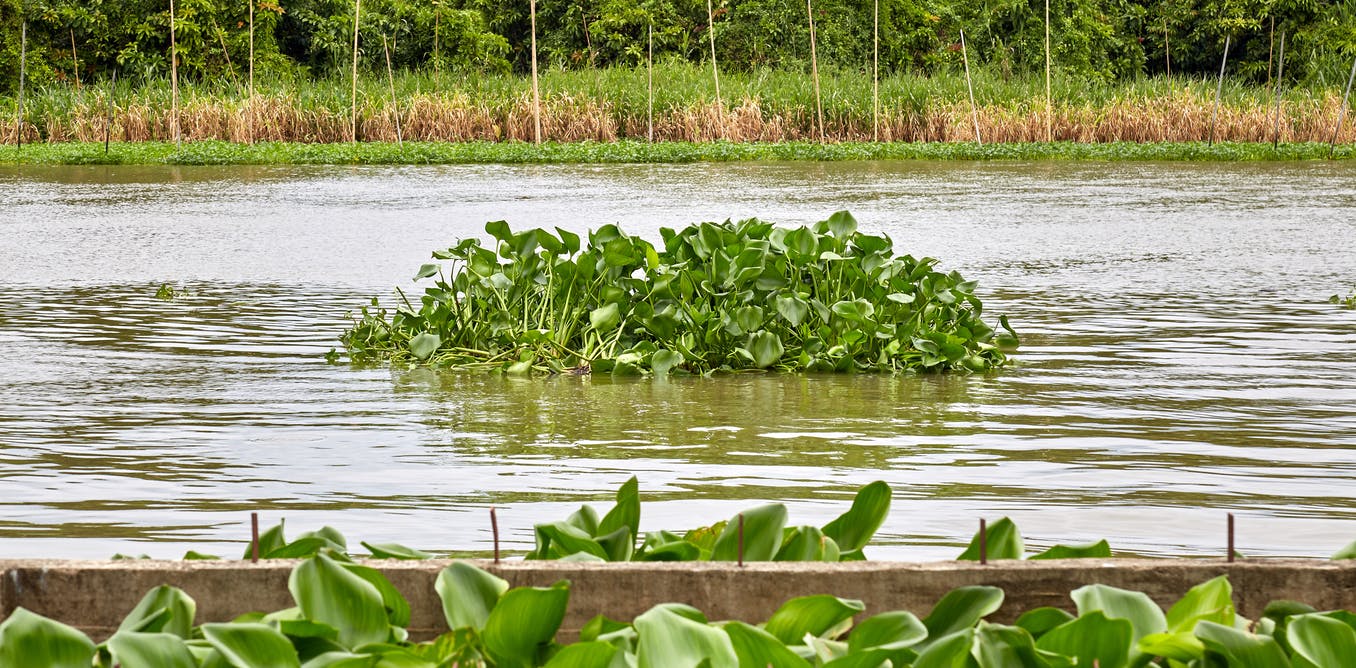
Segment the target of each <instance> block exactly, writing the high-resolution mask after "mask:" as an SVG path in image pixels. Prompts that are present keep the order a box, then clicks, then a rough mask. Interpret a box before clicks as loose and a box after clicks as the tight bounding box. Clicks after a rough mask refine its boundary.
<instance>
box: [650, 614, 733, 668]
mask: <svg viewBox="0 0 1356 668" xmlns="http://www.w3.org/2000/svg"><path fill="white" fill-rule="evenodd" d="M635 628H636V634H637V647H636V665H637V668H693V667H694V666H705V667H706V668H739V666H740V663H739V656H738V655H737V654H735V649H734V644H733V643H732V642H731V640H730V636H729V635H728V634H727V633H726V632H724V631H722V630H720V629H717V628H714V627H711V626H708V625H707V624H706V622H705V620H701V621H699V620H696V619H691V618H690V617H687V616H684V615H682V614H679V612H678V611H677V610H675V608H674V606H666V605H661V606H656V607H654V608H651V609H650V610H648V611H646V612H645V613H644V614H642V615H640V616H639V617H636V621H635Z"/></svg>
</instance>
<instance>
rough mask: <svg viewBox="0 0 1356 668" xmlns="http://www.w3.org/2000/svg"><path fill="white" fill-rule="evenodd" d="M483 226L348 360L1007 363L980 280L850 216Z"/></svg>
mask: <svg viewBox="0 0 1356 668" xmlns="http://www.w3.org/2000/svg"><path fill="white" fill-rule="evenodd" d="M485 230H486V232H487V233H488V234H489V235H490V236H492V237H494V239H495V243H493V244H492V245H490V246H488V247H486V246H482V245H481V244H480V241H479V240H477V239H466V240H463V241H460V242H459V243H457V244H456V245H455V246H452V247H449V248H447V249H446V250H440V251H436V252H434V254H433V258H434V260H436V261H438V262H435V263H431V264H426V265H424V266H423V267H421V268H420V270H419V271H418V272H417V274H416V275H415V279H416V280H421V279H428V278H433V279H434V280H433V283H432V285H430V286H428V287H426V288H425V289H424V294H423V295H422V296H421V297H420V298H419V305H418V306H415V304H414V303H412V302H411V301H409V299H408V298H406V296H405V294H404V292H403V291H402V292H400V293H399V295H400V299H401V303H400V305H399V306H397V308H396V309H395V310H394V312H393V313H392V312H390V311H389V310H388V309H386V308H383V307H381V306H380V305H379V303H377V302H376V301H374V302H373V304H372V305H371V306H370V307H364V308H363V309H362V311H361V313H360V315H359V316H357V317H356V318H354V320H353V327H352V328H351V329H349V330H348V331H346V332H344V334H343V335H342V336H341V337H340V340H341V341H342V342H343V344H344V346H345V348H346V349H347V351H348V353H349V356H350V358H351V359H352V360H353V361H354V362H356V363H369V362H375V361H379V360H383V359H391V360H394V361H397V362H408V363H427V364H432V365H434V366H440V367H450V368H462V369H485V370H498V371H504V372H507V373H513V374H523V373H529V372H533V371H535V372H539V373H561V372H566V371H575V372H592V373H611V374H612V375H614V376H616V375H640V374H645V373H653V372H654V368H655V359H656V355H659V356H660V357H659V364H660V368H661V369H662V371H663V372H664V373H666V374H672V373H675V372H678V371H684V372H688V373H694V374H706V373H710V372H713V371H732V370H742V369H767V368H776V369H779V370H799V371H838V372H850V371H945V370H957V371H986V370H989V369H992V368H996V367H999V366H1002V365H1004V364H1005V363H1006V362H1007V357H1006V355H1005V354H1004V353H1003V351H1002V350H1000V349H999V345H998V339H996V338H995V331H994V330H993V328H991V327H989V326H988V325H987V324H985V323H984V321H983V320H981V318H980V315H981V313H982V311H983V305H982V303H981V302H980V300H979V298H978V297H977V296H976V295H975V288H976V286H977V284H976V283H975V282H974V281H966V280H965V279H964V278H963V277H962V276H961V275H960V274H959V273H957V272H954V271H953V272H950V273H942V272H940V271H937V270H936V269H935V266H936V264H937V260H934V259H932V258H921V259H916V258H914V257H913V256H911V255H904V256H895V254H894V250H893V243H892V242H891V241H890V239H889V237H885V236H874V235H869V234H865V233H862V232H858V231H857V230H856V221H855V220H853V219H852V216H851V215H850V214H848V213H847V212H845V211H843V212H839V213H836V214H834V215H833V216H832V217H830V219H829V220H825V221H821V222H819V223H816V224H815V225H813V226H809V227H801V228H796V229H787V228H778V227H775V226H773V225H772V224H770V223H764V222H761V221H758V220H756V219H750V220H745V221H741V222H739V223H733V222H729V221H726V222H725V223H701V224H697V225H690V226H688V227H686V228H684V229H682V230H679V231H675V230H671V229H667V228H665V229H663V230H661V234H662V236H663V247H662V248H656V247H655V246H654V245H652V244H651V243H650V242H649V241H647V240H645V239H642V238H640V237H635V236H629V235H626V234H624V233H623V232H622V231H621V230H620V229H618V228H617V226H615V225H606V226H603V227H602V228H600V229H598V230H596V231H593V232H590V233H589V234H588V239H587V242H583V241H581V240H580V239H579V237H577V236H576V235H574V234H573V233H570V232H567V231H565V230H560V229H557V230H556V231H555V232H554V233H553V232H552V231H549V230H542V229H536V230H527V231H524V232H519V233H514V232H513V231H512V230H510V229H509V226H508V224H507V223H504V222H502V221H500V222H492V223H488V224H487V225H486V226H485ZM441 262H446V263H447V265H446V267H444V266H443V265H441V264H440V263H441ZM1003 322H1004V327H1005V329H1008V333H1009V334H1013V333H1012V332H1011V329H1010V328H1007V326H1006V321H1003ZM661 351H662V353H663V354H662V355H661ZM774 552H775V550H774Z"/></svg>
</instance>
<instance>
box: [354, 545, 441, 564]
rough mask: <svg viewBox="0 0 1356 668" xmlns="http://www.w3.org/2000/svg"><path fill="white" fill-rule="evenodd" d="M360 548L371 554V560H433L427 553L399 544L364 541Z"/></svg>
mask: <svg viewBox="0 0 1356 668" xmlns="http://www.w3.org/2000/svg"><path fill="white" fill-rule="evenodd" d="M362 546H363V547H365V548H367V551H368V552H371V553H372V558H373V559H403V560H419V559H432V558H433V555H431V554H429V553H427V552H421V551H419V550H416V549H414V548H410V547H405V546H404V545H400V544H399V543H368V542H366V541H364V542H363V544H362Z"/></svg>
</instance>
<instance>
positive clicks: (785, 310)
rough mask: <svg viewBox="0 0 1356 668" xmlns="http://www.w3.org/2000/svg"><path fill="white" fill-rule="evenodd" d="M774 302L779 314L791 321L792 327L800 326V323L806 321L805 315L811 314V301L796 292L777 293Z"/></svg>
mask: <svg viewBox="0 0 1356 668" xmlns="http://www.w3.org/2000/svg"><path fill="white" fill-rule="evenodd" d="M772 303H773V306H774V307H775V308H776V309H777V314H778V315H780V316H781V317H783V318H785V319H786V321H787V322H789V323H791V326H792V327H800V324H801V323H802V322H805V317H806V316H808V315H810V304H809V302H807V301H805V300H804V299H801V298H800V296H799V295H796V294H789V293H788V294H782V295H777V297H776V299H774V300H773V302H772Z"/></svg>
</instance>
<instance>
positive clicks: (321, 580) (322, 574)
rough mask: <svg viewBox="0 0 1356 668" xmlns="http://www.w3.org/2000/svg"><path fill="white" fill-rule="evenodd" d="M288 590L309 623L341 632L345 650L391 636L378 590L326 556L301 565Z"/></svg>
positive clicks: (314, 558)
mask: <svg viewBox="0 0 1356 668" xmlns="http://www.w3.org/2000/svg"><path fill="white" fill-rule="evenodd" d="M287 588H288V589H289V590H290V591H291V592H292V598H293V599H294V600H295V601H296V602H297V607H299V608H301V612H302V614H304V615H305V616H306V618H307V619H310V620H313V621H317V622H320V623H322V624H328V625H329V626H333V627H334V628H335V629H338V631H339V641H340V643H342V644H343V645H344V646H345V647H348V648H354V647H358V646H360V645H364V644H367V643H373V642H381V641H383V640H385V639H386V637H387V635H389V634H390V629H391V624H390V622H389V621H388V618H387V612H386V607H385V605H384V604H383V600H382V595H381V592H380V591H379V590H378V589H377V587H375V586H373V585H372V583H370V582H368V581H367V580H365V579H363V578H362V577H360V576H359V575H357V574H355V573H353V572H352V571H350V570H349V569H347V568H345V567H344V565H343V564H340V563H339V562H336V561H335V560H333V559H330V558H329V557H327V556H325V555H323V554H321V555H316V556H315V557H312V558H310V559H307V560H306V561H304V562H302V563H301V564H299V565H298V566H297V567H296V569H294V570H293V571H292V575H291V577H290V578H289V579H288V581H287Z"/></svg>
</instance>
